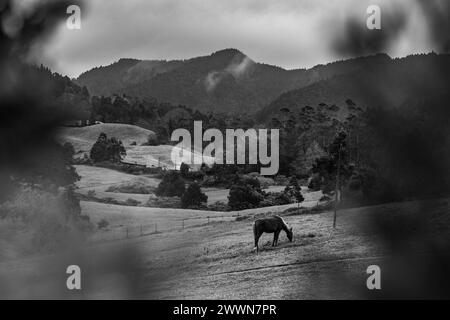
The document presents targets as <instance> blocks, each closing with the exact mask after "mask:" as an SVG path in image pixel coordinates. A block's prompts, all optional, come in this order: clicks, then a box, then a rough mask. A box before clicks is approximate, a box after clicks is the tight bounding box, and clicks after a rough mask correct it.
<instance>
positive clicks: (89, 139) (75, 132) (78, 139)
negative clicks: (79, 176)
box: [59, 123, 155, 153]
mask: <svg viewBox="0 0 450 320" xmlns="http://www.w3.org/2000/svg"><path fill="white" fill-rule="evenodd" d="M102 132H103V133H105V134H106V135H107V136H108V137H116V138H117V139H119V140H121V141H122V142H123V144H124V146H125V147H126V148H127V147H130V146H131V144H132V143H133V142H136V144H137V145H142V144H143V143H145V142H147V141H148V137H149V136H154V135H155V133H154V132H153V131H151V130H147V129H143V128H141V127H138V126H133V125H129V124H120V123H103V124H97V125H93V126H88V127H81V128H78V127H64V128H61V130H60V132H59V140H60V141H61V142H70V143H72V144H73V146H74V148H75V152H77V153H78V152H89V151H90V150H91V147H92V145H93V144H94V143H95V141H97V138H98V136H99V135H100V134H101V133H102Z"/></svg>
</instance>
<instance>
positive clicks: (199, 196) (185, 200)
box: [181, 183, 208, 208]
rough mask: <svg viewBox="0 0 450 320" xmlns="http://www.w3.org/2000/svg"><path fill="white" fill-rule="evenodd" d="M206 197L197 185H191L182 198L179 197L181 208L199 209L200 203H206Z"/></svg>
mask: <svg viewBox="0 0 450 320" xmlns="http://www.w3.org/2000/svg"><path fill="white" fill-rule="evenodd" d="M207 201H208V197H207V196H206V194H204V193H203V192H202V191H201V189H200V186H199V185H198V183H193V184H191V185H190V186H189V187H188V188H187V189H186V191H185V192H184V194H183V196H182V197H181V206H182V207H183V208H190V207H199V206H200V205H201V204H202V203H206V202H207Z"/></svg>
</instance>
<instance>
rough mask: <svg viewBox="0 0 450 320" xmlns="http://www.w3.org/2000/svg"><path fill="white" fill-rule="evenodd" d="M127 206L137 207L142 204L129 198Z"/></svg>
mask: <svg viewBox="0 0 450 320" xmlns="http://www.w3.org/2000/svg"><path fill="white" fill-rule="evenodd" d="M125 204H126V205H127V206H130V207H137V206H138V205H140V204H141V203H140V202H139V201H137V200H135V199H132V198H128V199H127V200H126V201H125Z"/></svg>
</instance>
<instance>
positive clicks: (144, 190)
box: [106, 178, 155, 194]
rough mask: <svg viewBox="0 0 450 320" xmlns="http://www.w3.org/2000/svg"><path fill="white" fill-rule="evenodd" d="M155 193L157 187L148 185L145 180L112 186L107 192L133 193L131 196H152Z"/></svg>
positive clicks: (138, 179)
mask: <svg viewBox="0 0 450 320" xmlns="http://www.w3.org/2000/svg"><path fill="white" fill-rule="evenodd" d="M154 191H155V187H153V186H150V185H148V182H147V181H146V180H145V179H140V178H136V179H134V180H132V181H127V182H124V183H121V184H119V185H115V186H110V187H109V188H108V189H106V192H115V193H131V194H151V193H153V192H154Z"/></svg>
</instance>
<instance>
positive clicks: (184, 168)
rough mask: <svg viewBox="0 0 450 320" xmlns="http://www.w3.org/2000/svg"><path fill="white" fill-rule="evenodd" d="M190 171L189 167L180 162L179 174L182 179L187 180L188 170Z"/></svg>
mask: <svg viewBox="0 0 450 320" xmlns="http://www.w3.org/2000/svg"><path fill="white" fill-rule="evenodd" d="M190 169H191V167H189V165H187V164H186V163H184V162H182V163H181V165H180V174H181V176H182V177H183V178H187V177H188V175H189V170H190Z"/></svg>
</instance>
